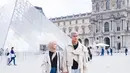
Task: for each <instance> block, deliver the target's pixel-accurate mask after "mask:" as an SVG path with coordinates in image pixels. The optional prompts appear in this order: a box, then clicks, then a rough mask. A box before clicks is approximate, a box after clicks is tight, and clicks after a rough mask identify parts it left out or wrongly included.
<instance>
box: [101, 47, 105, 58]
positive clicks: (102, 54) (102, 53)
mask: <svg viewBox="0 0 130 73" xmlns="http://www.w3.org/2000/svg"><path fill="white" fill-rule="evenodd" d="M101 56H104V48H102V50H101Z"/></svg>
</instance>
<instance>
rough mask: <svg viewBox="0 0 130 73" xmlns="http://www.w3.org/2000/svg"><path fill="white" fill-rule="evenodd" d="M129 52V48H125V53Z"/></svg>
mask: <svg viewBox="0 0 130 73" xmlns="http://www.w3.org/2000/svg"><path fill="white" fill-rule="evenodd" d="M127 53H128V49H127V48H125V55H126V56H127Z"/></svg>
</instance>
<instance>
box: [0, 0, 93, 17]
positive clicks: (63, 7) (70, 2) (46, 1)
mask: <svg viewBox="0 0 130 73" xmlns="http://www.w3.org/2000/svg"><path fill="white" fill-rule="evenodd" d="M7 1H8V0H0V6H2V5H3V4H4V3H6V2H7ZM29 2H30V3H31V4H33V5H34V6H40V7H42V8H43V11H44V13H45V15H46V16H47V17H48V18H52V17H59V16H66V15H72V14H78V13H86V12H91V10H92V7H91V0H29Z"/></svg>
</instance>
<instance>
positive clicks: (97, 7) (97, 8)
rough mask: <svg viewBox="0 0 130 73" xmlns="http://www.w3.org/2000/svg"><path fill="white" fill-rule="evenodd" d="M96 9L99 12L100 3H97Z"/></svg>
mask: <svg viewBox="0 0 130 73" xmlns="http://www.w3.org/2000/svg"><path fill="white" fill-rule="evenodd" d="M96 11H97V12H99V4H98V3H97V4H96Z"/></svg>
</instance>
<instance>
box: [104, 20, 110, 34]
mask: <svg viewBox="0 0 130 73" xmlns="http://www.w3.org/2000/svg"><path fill="white" fill-rule="evenodd" d="M104 32H109V23H108V22H106V23H105V24H104Z"/></svg>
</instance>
